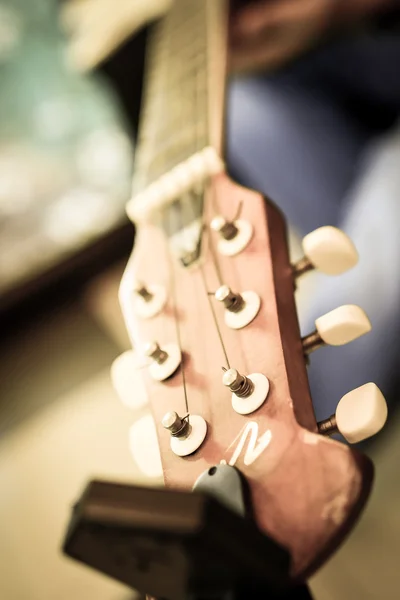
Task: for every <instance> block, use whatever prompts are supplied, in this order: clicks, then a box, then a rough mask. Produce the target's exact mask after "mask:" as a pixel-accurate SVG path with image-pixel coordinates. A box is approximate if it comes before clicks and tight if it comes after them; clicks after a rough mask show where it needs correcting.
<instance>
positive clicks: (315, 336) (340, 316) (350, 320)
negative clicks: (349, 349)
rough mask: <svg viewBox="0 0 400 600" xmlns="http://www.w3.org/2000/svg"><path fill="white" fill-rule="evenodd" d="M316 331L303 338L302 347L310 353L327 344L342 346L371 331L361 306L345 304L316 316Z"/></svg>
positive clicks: (369, 323)
mask: <svg viewBox="0 0 400 600" xmlns="http://www.w3.org/2000/svg"><path fill="white" fill-rule="evenodd" d="M315 327H316V331H314V332H313V333H311V334H310V335H308V336H306V337H304V338H303V348H304V351H305V352H306V353H310V352H312V351H313V350H316V349H317V348H319V347H321V346H324V345H325V344H329V345H330V346H342V345H344V344H348V343H349V342H352V341H353V340H356V339H357V338H359V337H361V336H362V335H364V334H365V333H368V331H371V322H370V320H369V319H368V317H367V315H366V314H365V312H364V311H363V309H362V308H360V307H359V306H356V305H355V304H345V305H343V306H339V307H338V308H335V309H334V310H331V311H330V312H328V313H326V314H325V315H323V316H322V317H318V319H316V321H315Z"/></svg>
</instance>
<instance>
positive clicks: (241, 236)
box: [210, 202, 253, 256]
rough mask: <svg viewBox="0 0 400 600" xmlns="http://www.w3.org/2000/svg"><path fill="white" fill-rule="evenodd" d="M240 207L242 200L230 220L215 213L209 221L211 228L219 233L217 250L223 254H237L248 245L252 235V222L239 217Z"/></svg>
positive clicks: (241, 206)
mask: <svg viewBox="0 0 400 600" xmlns="http://www.w3.org/2000/svg"><path fill="white" fill-rule="evenodd" d="M242 208H243V202H240V203H239V207H238V210H237V213H236V215H235V217H234V218H233V219H232V220H230V221H229V220H227V219H225V218H224V217H223V216H222V215H217V216H216V217H214V218H213V220H212V221H211V223H210V227H211V229H212V230H213V231H215V232H217V233H218V234H219V235H220V239H219V241H218V251H219V252H220V254H222V255H223V256H235V255H236V254H239V253H240V252H242V251H243V250H244V249H245V248H246V247H247V246H248V245H249V243H250V241H251V239H252V237H253V226H252V224H251V223H250V222H249V221H246V220H244V219H239V216H240V213H241V212H242Z"/></svg>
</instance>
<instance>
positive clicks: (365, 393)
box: [318, 383, 388, 444]
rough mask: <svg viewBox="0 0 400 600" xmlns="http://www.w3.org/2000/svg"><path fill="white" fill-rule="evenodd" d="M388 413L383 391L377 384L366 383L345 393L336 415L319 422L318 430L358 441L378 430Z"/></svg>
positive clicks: (349, 440)
mask: <svg viewBox="0 0 400 600" xmlns="http://www.w3.org/2000/svg"><path fill="white" fill-rule="evenodd" d="M387 413H388V411H387V405H386V400H385V398H384V396H383V394H382V392H381V390H380V389H379V388H378V386H377V385H375V383H365V384H364V385H362V386H360V387H358V388H356V389H355V390H352V391H351V392H348V393H347V394H345V395H344V396H343V397H342V398H341V400H340V401H339V403H338V405H337V408H336V412H335V414H334V415H331V416H330V417H329V418H328V419H325V420H324V421H320V422H319V423H318V430H319V433H321V434H322V435H333V434H334V433H340V434H341V435H342V436H343V437H344V438H345V439H346V440H347V441H348V442H349V443H350V444H356V443H358V442H362V441H363V440H366V439H367V438H369V437H371V436H373V435H375V434H376V433H378V432H379V431H380V430H381V429H382V427H383V426H384V425H385V423H386V419H387Z"/></svg>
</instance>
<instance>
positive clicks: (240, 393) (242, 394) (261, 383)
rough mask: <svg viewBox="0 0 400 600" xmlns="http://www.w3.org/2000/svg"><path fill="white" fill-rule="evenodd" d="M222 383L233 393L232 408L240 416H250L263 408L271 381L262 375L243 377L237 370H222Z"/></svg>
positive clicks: (253, 374)
mask: <svg viewBox="0 0 400 600" xmlns="http://www.w3.org/2000/svg"><path fill="white" fill-rule="evenodd" d="M222 370H223V371H224V374H223V376H222V383H223V385H225V386H226V387H228V388H229V389H230V390H231V392H232V397H231V401H232V408H233V410H234V411H235V412H237V413H239V414H240V415H249V414H250V413H252V412H254V411H256V410H257V409H258V408H260V406H262V405H263V404H264V402H265V400H266V399H267V396H268V392H269V380H268V378H267V377H265V375H262V373H252V374H251V375H247V376H246V375H241V374H240V373H239V372H238V371H237V370H236V369H225V367H223V368H222Z"/></svg>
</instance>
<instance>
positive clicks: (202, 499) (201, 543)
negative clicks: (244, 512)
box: [63, 467, 311, 600]
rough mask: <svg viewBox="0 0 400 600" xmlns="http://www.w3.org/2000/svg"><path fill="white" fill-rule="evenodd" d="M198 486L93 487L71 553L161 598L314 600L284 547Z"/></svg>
mask: <svg viewBox="0 0 400 600" xmlns="http://www.w3.org/2000/svg"><path fill="white" fill-rule="evenodd" d="M213 469H216V467H215V468H214V467H213ZM218 469H220V467H218ZM228 469H231V467H228ZM210 471H211V470H210ZM226 473H227V472H226ZM236 473H237V472H236ZM214 474H216V473H215V471H214ZM200 479H201V478H200ZM200 479H199V481H200ZM206 483H207V478H206ZM217 487H218V486H217ZM195 488H196V489H195V490H194V492H192V493H191V492H183V491H175V490H167V489H160V488H143V487H136V486H131V485H122V484H115V483H108V482H102V481H93V482H91V483H90V484H89V485H88V486H87V488H86V490H85V491H84V493H83V494H82V496H81V498H80V500H79V501H78V502H77V504H76V505H75V507H74V509H73V512H72V516H71V519H70V523H69V527H68V530H67V533H66V537H65V541H64V548H63V550H64V552H65V553H66V554H67V555H69V556H70V557H72V558H74V559H76V560H78V561H80V562H82V563H85V564H86V565H89V566H91V567H93V568H94V569H97V570H98V571H101V572H102V573H105V574H106V575H109V576H110V577H112V578H114V579H116V580H118V581H120V582H122V583H124V584H126V585H128V586H130V587H132V588H133V589H135V590H138V591H140V592H141V593H143V594H147V597H148V598H156V599H157V600H248V599H249V598H251V596H253V597H254V598H257V600H263V599H264V598H265V599H266V600H267V599H268V600H310V598H311V596H310V595H309V592H308V590H307V587H306V586H300V587H293V585H291V584H290V581H289V566H290V556H289V553H288V552H287V551H286V550H285V549H284V548H282V547H281V546H279V545H278V544H277V543H275V542H274V541H272V540H271V539H270V538H268V537H267V536H266V535H264V534H263V533H261V531H260V530H259V529H258V528H257V526H256V524H255V522H254V521H253V520H251V519H249V518H244V517H243V516H241V515H240V514H238V512H239V511H238V510H237V508H238V507H237V506H236V511H235V508H234V507H230V508H228V507H227V506H224V504H223V503H222V502H221V501H220V500H218V499H216V498H214V497H213V496H212V495H210V494H209V493H204V491H203V488H204V481H203V482H201V481H200V483H199V485H198V486H195ZM198 490H200V491H198Z"/></svg>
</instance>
